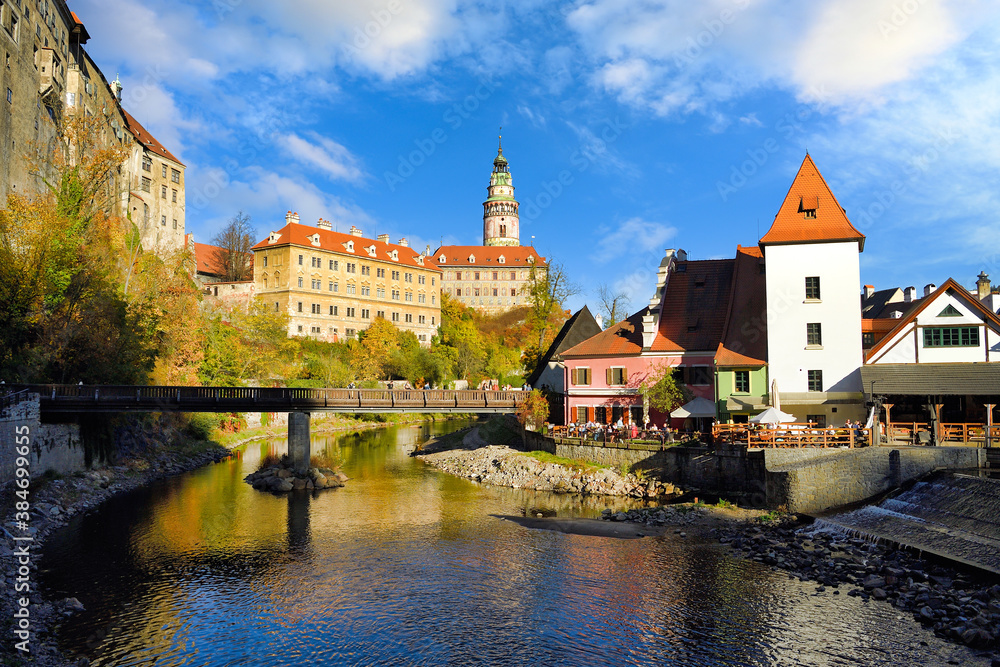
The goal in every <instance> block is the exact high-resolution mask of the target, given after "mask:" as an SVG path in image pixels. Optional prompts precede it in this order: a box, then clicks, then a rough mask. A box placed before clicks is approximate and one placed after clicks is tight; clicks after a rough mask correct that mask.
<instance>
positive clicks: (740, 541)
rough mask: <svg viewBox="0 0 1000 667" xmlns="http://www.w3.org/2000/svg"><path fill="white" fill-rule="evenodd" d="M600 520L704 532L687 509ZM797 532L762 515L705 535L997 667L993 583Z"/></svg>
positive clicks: (894, 552) (842, 538)
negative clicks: (911, 622) (870, 603)
mask: <svg viewBox="0 0 1000 667" xmlns="http://www.w3.org/2000/svg"><path fill="white" fill-rule="evenodd" d="M603 518H604V519H607V520H611V521H629V522H632V523H636V524H642V525H643V526H645V527H648V528H655V527H658V526H664V525H671V524H676V523H677V522H678V521H679V522H683V523H687V524H689V525H691V526H698V527H702V528H704V527H705V523H704V522H701V521H700V520H699V519H698V515H697V514H696V513H694V512H692V511H691V510H690V509H686V508H685V506H674V507H672V508H671V507H659V508H648V509H642V510H633V511H630V512H619V513H616V514H613V513H611V512H610V511H609V512H605V514H604V517H603ZM767 519H772V521H771V522H767ZM795 524H796V518H795V517H794V515H790V516H777V517H776V516H775V515H773V514H768V515H763V516H762V517H761V518H759V519H757V520H756V521H752V522H749V523H743V524H739V523H728V524H716V525H715V527H713V528H711V530H710V533H711V534H713V535H714V536H716V537H717V539H718V540H719V542H721V543H722V544H725V545H728V546H729V547H731V548H733V549H735V550H736V551H738V552H739V553H740V554H742V555H743V556H744V557H746V558H750V559H752V560H755V561H758V562H760V563H763V564H764V565H768V566H771V567H774V568H779V569H781V570H785V571H787V572H788V573H789V576H792V577H796V578H798V579H800V580H802V581H811V582H815V583H816V584H817V586H816V593H817V595H819V596H822V595H840V594H841V592H842V591H843V592H844V593H845V594H846V595H850V596H857V597H860V598H862V599H864V600H869V599H873V600H881V601H885V602H888V603H889V604H892V605H893V606H895V607H896V608H898V609H900V610H901V611H904V612H906V613H909V614H911V615H912V616H913V617H914V618H915V619H916V620H917V621H919V622H920V623H921V624H923V625H924V626H925V627H927V628H928V629H930V630H932V631H933V632H934V634H935V635H937V636H939V637H942V638H945V639H947V640H950V641H953V642H956V643H961V644H965V645H967V646H969V647H971V648H972V649H974V650H980V651H982V652H983V653H982V655H985V656H990V657H992V658H993V664H994V665H997V666H1000V651H997V649H1000V643H998V642H1000V584H996V583H995V577H991V576H989V575H985V574H979V573H977V572H974V571H971V570H961V569H956V568H954V567H951V566H949V565H947V564H945V563H943V562H932V561H928V560H924V559H922V558H920V557H919V556H918V555H917V554H915V553H912V552H910V551H906V550H903V549H897V548H894V547H891V546H887V545H884V544H878V543H873V542H869V541H866V540H863V539H859V538H854V537H850V536H848V535H845V534H842V533H837V532H826V531H824V530H821V529H817V528H816V527H815V526H813V525H809V526H801V527H797V526H796V525H795ZM675 532H679V533H680V535H682V536H684V535H685V533H683V532H680V531H679V530H677V531H675Z"/></svg>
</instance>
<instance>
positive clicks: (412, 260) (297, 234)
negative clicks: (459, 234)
mask: <svg viewBox="0 0 1000 667" xmlns="http://www.w3.org/2000/svg"><path fill="white" fill-rule="evenodd" d="M271 234H272V235H273V234H278V235H279V236H278V239H277V240H276V241H275V242H274V243H270V242H269V240H270V238H271V237H270V236H268V237H267V238H265V239H264V240H263V241H261V242H260V243H258V244H257V245H255V246H254V247H253V250H266V249H268V248H280V247H281V246H283V245H295V246H301V247H303V248H309V249H317V250H330V251H333V252H337V253H342V254H346V255H354V256H355V257H358V258H359V259H378V260H382V261H384V262H393V263H395V264H402V265H404V266H413V267H416V268H418V269H430V270H431V271H440V270H441V269H440V267H438V265H437V263H436V262H435V261H434V259H433V258H432V257H425V258H424V263H423V264H420V263H418V262H417V258H418V257H420V253H419V252H417V251H416V250H414V249H413V248H410V247H408V246H401V245H396V244H395V243H383V242H382V241H376V240H374V239H367V238H365V237H363V236H353V235H351V234H344V233H343V232H335V231H333V230H330V229H320V228H319V227H310V226H309V225H302V224H299V223H296V222H290V223H288V224H287V225H285V226H284V227H282V228H281V229H279V230H278V231H277V232H271ZM315 234H319V245H318V246H315V245H313V244H312V241H311V240H310V237H312V236H313V235H315ZM350 241H353V242H354V252H353V253H349V252H348V251H347V247H346V244H347V243H348V242H350ZM371 246H375V256H374V257H372V256H370V255H369V254H368V252H367V251H366V250H365V248H370V247H371ZM394 250H395V251H396V257H397V259H396V260H393V259H392V256H391V254H390V253H392V251H394Z"/></svg>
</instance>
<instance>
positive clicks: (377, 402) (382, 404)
mask: <svg viewBox="0 0 1000 667" xmlns="http://www.w3.org/2000/svg"><path fill="white" fill-rule="evenodd" d="M26 387H29V388H30V389H31V390H32V391H36V392H38V393H39V394H41V397H42V400H43V402H45V403H48V404H50V405H52V406H59V405H63V406H73V407H76V408H84V409H85V408H86V406H87V405H88V404H89V405H98V404H99V405H102V406H107V405H108V404H112V405H121V406H123V408H125V407H126V406H127V407H128V408H130V409H136V408H141V407H147V408H155V407H156V406H164V407H166V406H170V407H171V408H173V409H177V408H183V406H184V405H185V404H187V405H198V406H200V407H201V408H204V406H205V405H206V404H212V405H218V407H219V410H220V411H226V410H227V408H228V409H231V410H240V411H249V410H254V408H255V406H259V408H260V409H261V410H262V411H280V408H282V407H285V406H287V407H288V408H289V409H308V408H314V409H318V408H345V407H352V406H355V405H356V406H357V407H358V408H363V409H368V410H370V409H372V408H386V409H393V408H406V409H423V408H426V409H428V410H433V409H435V408H438V409H445V408H447V409H450V410H455V409H456V408H467V409H468V410H469V411H475V410H476V409H477V408H493V409H496V408H509V409H513V408H516V407H517V406H518V405H520V403H521V402H523V400H524V398H525V396H526V395H527V394H526V393H525V392H522V391H481V390H457V391H452V390H443V389H342V388H306V387H187V386H121V385H28V386H26ZM276 409H278V410H276Z"/></svg>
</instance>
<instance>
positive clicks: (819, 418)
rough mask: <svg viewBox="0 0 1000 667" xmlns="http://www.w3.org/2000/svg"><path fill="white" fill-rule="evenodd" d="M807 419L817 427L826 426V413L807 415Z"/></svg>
mask: <svg viewBox="0 0 1000 667" xmlns="http://www.w3.org/2000/svg"><path fill="white" fill-rule="evenodd" d="M806 421H807V422H809V423H810V424H812V425H813V426H815V427H816V428H826V415H806Z"/></svg>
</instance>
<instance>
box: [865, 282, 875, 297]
mask: <svg viewBox="0 0 1000 667" xmlns="http://www.w3.org/2000/svg"><path fill="white" fill-rule="evenodd" d="M873 294H875V286H874V285H865V298H866V299H870V298H872V295H873Z"/></svg>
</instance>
